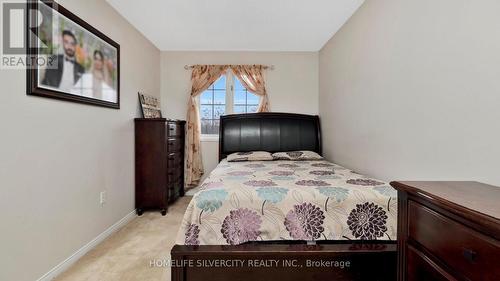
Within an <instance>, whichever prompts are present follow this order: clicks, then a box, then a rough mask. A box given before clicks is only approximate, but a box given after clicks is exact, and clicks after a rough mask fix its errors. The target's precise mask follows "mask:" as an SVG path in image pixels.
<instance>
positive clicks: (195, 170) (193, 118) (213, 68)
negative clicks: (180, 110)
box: [186, 65, 229, 187]
mask: <svg viewBox="0 0 500 281" xmlns="http://www.w3.org/2000/svg"><path fill="white" fill-rule="evenodd" d="M228 67H229V66H227V65H196V66H194V67H193V73H192V75H191V83H192V87H191V96H190V97H189V103H188V113H187V144H186V185H187V186H188V187H195V186H197V185H198V183H199V182H200V179H201V177H202V176H203V173H204V170H203V162H202V159H201V152H200V147H201V143H200V136H201V125H200V111H199V106H198V102H197V100H196V97H197V96H198V95H200V94H201V93H203V91H205V90H206V89H208V88H209V87H210V85H212V84H213V83H214V82H215V81H217V79H219V77H220V76H221V75H223V74H224V73H225V71H226V69H227V68H228Z"/></svg>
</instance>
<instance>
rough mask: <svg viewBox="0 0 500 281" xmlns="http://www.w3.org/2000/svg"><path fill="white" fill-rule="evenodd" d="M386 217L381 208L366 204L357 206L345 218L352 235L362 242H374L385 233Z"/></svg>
mask: <svg viewBox="0 0 500 281" xmlns="http://www.w3.org/2000/svg"><path fill="white" fill-rule="evenodd" d="M386 220H387V215H386V213H385V211H384V210H383V209H382V207H379V206H378V205H376V204H373V203H369V202H366V203H364V204H357V205H356V209H353V210H352V211H351V213H350V214H349V217H348V218H347V224H348V225H349V229H350V230H351V231H352V235H354V237H356V238H360V239H362V240H376V239H377V238H378V237H382V236H384V233H385V232H386V231H387V226H386Z"/></svg>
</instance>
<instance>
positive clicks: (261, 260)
mask: <svg viewBox="0 0 500 281" xmlns="http://www.w3.org/2000/svg"><path fill="white" fill-rule="evenodd" d="M171 256H172V281H206V280H211V281H226V280H227V281H229V280H231V281H233V280H238V281H254V280H259V281H265V280H270V281H280V280H290V281H295V280H297V281H299V280H300V281H304V280H336V281H343V280H346V281H347V280H349V281H353V280H370V281H377V280H379V281H392V280H396V263H397V262H396V244H395V243H394V242H387V243H372V244H360V243H342V244H322V245H321V244H320V245H305V244H291V245H290V244H277V245H275V244H250V245H239V246H181V245H176V246H174V247H173V248H172V251H171Z"/></svg>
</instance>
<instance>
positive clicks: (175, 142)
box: [166, 120, 186, 202]
mask: <svg viewBox="0 0 500 281" xmlns="http://www.w3.org/2000/svg"><path fill="white" fill-rule="evenodd" d="M166 124H167V127H166V128H167V130H166V131H167V159H168V161H167V182H168V183H167V187H168V198H169V202H173V201H175V200H176V199H177V198H179V197H181V196H184V146H185V140H184V136H185V126H186V121H183V120H167V123H166Z"/></svg>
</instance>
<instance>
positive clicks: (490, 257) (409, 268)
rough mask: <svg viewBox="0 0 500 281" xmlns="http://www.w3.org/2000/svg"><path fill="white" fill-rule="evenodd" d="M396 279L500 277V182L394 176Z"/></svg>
mask: <svg viewBox="0 0 500 281" xmlns="http://www.w3.org/2000/svg"><path fill="white" fill-rule="evenodd" d="M391 185H392V186H393V187H394V188H396V189H397V190H398V280H399V281H403V280H409V281H433V280H491V281H498V280H500V187H495V186H491V185H486V184H482V183H478V182H392V183H391Z"/></svg>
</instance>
